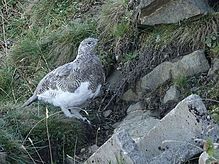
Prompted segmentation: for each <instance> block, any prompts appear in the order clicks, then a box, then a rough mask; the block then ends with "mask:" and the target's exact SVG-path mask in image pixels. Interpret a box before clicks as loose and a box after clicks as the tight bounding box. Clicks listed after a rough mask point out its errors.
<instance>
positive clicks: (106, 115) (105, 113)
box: [103, 110, 112, 117]
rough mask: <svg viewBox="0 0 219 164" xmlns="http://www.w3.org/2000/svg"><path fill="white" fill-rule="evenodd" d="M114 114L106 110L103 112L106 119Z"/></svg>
mask: <svg viewBox="0 0 219 164" xmlns="http://www.w3.org/2000/svg"><path fill="white" fill-rule="evenodd" d="M111 113H112V110H106V111H104V112H103V116H104V117H108V116H109V115H110V114H111Z"/></svg>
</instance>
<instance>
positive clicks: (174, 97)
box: [163, 85, 180, 104]
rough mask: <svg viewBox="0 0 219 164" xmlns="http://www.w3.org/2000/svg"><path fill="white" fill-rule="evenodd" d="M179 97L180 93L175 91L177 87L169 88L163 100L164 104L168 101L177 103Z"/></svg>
mask: <svg viewBox="0 0 219 164" xmlns="http://www.w3.org/2000/svg"><path fill="white" fill-rule="evenodd" d="M179 97H180V91H179V90H178V89H177V87H176V86H175V85H173V86H171V87H170V88H169V89H168V90H167V92H166V94H165V96H164V99H163V102H164V104H165V103H167V102H169V101H175V102H176V101H178V100H179Z"/></svg>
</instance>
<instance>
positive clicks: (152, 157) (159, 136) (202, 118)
mask: <svg viewBox="0 0 219 164" xmlns="http://www.w3.org/2000/svg"><path fill="white" fill-rule="evenodd" d="M208 117H209V116H208V115H207V110H206V108H205V105H204V104H203V102H202V100H201V98H200V97H199V96H197V95H191V96H189V97H187V98H186V99H184V100H183V101H181V102H180V103H179V104H178V105H177V106H176V107H175V108H174V109H173V110H172V111H171V112H170V113H168V115H166V116H165V117H164V118H163V119H161V120H160V122H159V123H158V124H156V126H155V127H154V128H152V129H151V130H150V131H149V133H147V134H146V135H145V136H144V138H143V139H142V140H141V141H140V142H139V143H138V145H139V147H140V150H141V151H143V152H144V155H145V157H146V158H147V159H148V161H150V163H162V162H164V161H165V162H164V163H170V164H171V163H178V162H182V161H185V160H186V159H189V158H191V157H192V156H194V155H195V154H197V153H200V152H201V151H202V149H201V148H199V147H198V144H197V142H196V141H194V138H203V137H207V133H206V132H205V131H207V127H208V126H209V125H210V124H211V123H210V119H208ZM217 128H218V127H217ZM215 132H218V129H216V130H215ZM202 134H205V135H206V136H203V135H202ZM211 136H212V135H211ZM217 137H218V136H217Z"/></svg>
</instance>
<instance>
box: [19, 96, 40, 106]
mask: <svg viewBox="0 0 219 164" xmlns="http://www.w3.org/2000/svg"><path fill="white" fill-rule="evenodd" d="M36 100H37V95H35V94H34V95H33V96H31V97H30V98H29V99H28V100H27V101H26V102H25V103H24V104H23V105H22V106H21V108H23V107H25V106H28V105H30V104H32V102H34V101H36Z"/></svg>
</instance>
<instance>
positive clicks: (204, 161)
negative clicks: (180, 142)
mask: <svg viewBox="0 0 219 164" xmlns="http://www.w3.org/2000/svg"><path fill="white" fill-rule="evenodd" d="M208 159H209V155H208V153H207V152H206V151H204V152H203V153H202V154H201V155H200V156H199V159H198V164H207V160H208Z"/></svg>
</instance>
